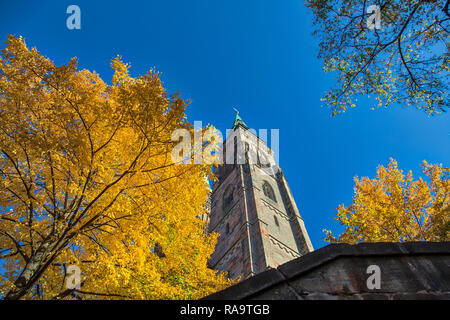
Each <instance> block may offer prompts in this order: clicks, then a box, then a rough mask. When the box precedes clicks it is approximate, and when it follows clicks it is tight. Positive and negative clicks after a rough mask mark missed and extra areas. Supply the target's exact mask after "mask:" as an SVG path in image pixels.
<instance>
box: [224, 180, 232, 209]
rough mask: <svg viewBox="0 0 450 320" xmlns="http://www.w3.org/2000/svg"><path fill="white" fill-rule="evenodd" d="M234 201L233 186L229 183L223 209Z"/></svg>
mask: <svg viewBox="0 0 450 320" xmlns="http://www.w3.org/2000/svg"><path fill="white" fill-rule="evenodd" d="M231 203H233V187H232V186H231V185H229V186H228V187H227V188H226V189H225V192H224V193H223V209H224V210H226V209H227V208H228V207H229V206H230V205H231Z"/></svg>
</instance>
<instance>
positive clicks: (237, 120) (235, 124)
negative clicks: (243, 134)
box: [231, 109, 248, 129]
mask: <svg viewBox="0 0 450 320" xmlns="http://www.w3.org/2000/svg"><path fill="white" fill-rule="evenodd" d="M234 110H235V111H236V118H235V119H234V122H233V126H232V127H231V129H236V128H237V127H238V126H239V125H240V126H242V127H243V128H244V129H248V127H247V125H246V124H245V122H244V120H242V118H241V117H240V116H239V111H237V110H236V109H234Z"/></svg>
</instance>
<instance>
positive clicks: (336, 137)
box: [0, 0, 450, 248]
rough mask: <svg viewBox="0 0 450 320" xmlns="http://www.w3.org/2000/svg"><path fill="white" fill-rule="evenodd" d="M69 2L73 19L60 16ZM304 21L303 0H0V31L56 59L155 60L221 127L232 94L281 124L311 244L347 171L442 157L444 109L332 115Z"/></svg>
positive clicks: (368, 172) (238, 103) (415, 165)
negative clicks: (70, 22)
mask: <svg viewBox="0 0 450 320" xmlns="http://www.w3.org/2000/svg"><path fill="white" fill-rule="evenodd" d="M71 4H76V5H78V6H79V7H80V8H81V30H68V29H67V28H66V18H67V17H68V14H66V8H67V6H69V5H71ZM311 26H312V17H311V15H310V14H309V13H308V9H307V8H306V7H304V5H303V1H302V0H282V1H273V0H245V1H242V0H220V1H219V0H189V1H187V0H164V1H161V0H158V1H156V0H146V1H133V0H128V1H81V0H74V1H31V0H28V1H0V41H1V42H2V43H3V42H4V41H6V35H7V34H8V33H12V34H15V35H22V36H23V37H25V39H26V41H27V44H28V45H29V46H35V47H37V49H38V50H39V51H40V52H41V53H43V54H44V55H46V56H48V57H50V58H51V59H52V60H53V61H55V63H56V64H58V65H60V64H64V63H67V61H68V60H69V59H70V58H71V57H74V56H76V57H78V59H79V66H80V68H86V69H90V70H95V71H97V72H98V73H99V74H100V75H101V76H102V78H103V79H104V80H106V81H108V82H110V81H111V76H112V71H111V69H110V68H109V62H110V60H111V59H112V58H114V57H115V56H116V55H117V54H120V55H121V56H122V57H123V59H124V60H125V61H127V62H130V63H131V64H132V70H131V73H132V75H134V76H138V75H142V74H144V73H146V72H147V71H148V70H149V69H150V68H151V67H155V68H156V69H157V70H158V71H160V72H162V78H163V81H164V84H165V86H166V87H167V88H168V89H169V91H170V92H175V91H177V90H180V91H181V92H182V95H183V97H185V98H188V99H191V100H192V101H193V103H192V104H191V106H190V108H189V110H188V116H189V119H190V120H191V121H194V120H201V121H203V123H204V124H206V123H211V124H213V125H215V126H216V127H217V128H219V129H220V130H222V131H223V132H225V129H226V128H230V127H231V124H232V122H233V120H234V112H233V109H232V107H233V106H235V107H237V108H238V109H239V110H240V115H241V116H242V118H243V119H244V121H245V122H246V123H247V125H248V126H250V127H252V128H255V129H261V128H263V129H280V165H281V166H282V168H283V170H284V173H285V175H286V177H287V179H288V181H289V184H290V187H291V189H292V192H293V193H294V196H295V199H296V201H297V205H298V206H299V208H300V211H301V214H302V216H303V218H304V219H305V222H306V227H307V229H308V232H309V234H310V237H311V239H312V242H313V245H314V247H315V248H319V247H322V246H323V245H325V242H323V240H322V239H323V232H322V229H323V228H329V229H333V230H336V231H341V230H342V229H341V228H339V226H338V224H337V223H336V222H335V221H334V220H333V218H334V215H335V212H336V211H335V208H336V207H337V206H338V205H339V204H340V203H345V204H350V203H351V199H352V195H353V176H355V175H358V176H370V177H373V176H374V175H375V170H376V167H377V165H378V164H387V163H388V162H389V158H390V157H394V158H396V159H397V160H398V162H399V166H400V167H401V168H403V169H405V170H410V169H411V170H413V173H414V174H415V176H417V175H419V174H420V173H421V171H420V163H421V161H422V160H424V159H426V160H427V161H429V162H432V163H442V164H443V165H444V166H450V163H449V159H450V118H449V117H450V115H448V114H447V115H443V116H438V117H434V118H429V117H428V116H426V115H425V114H424V113H422V112H420V111H417V110H414V109H405V108H403V107H402V106H401V105H395V106H393V107H392V108H391V109H389V110H385V109H383V110H377V111H370V110H369V105H368V104H367V101H365V102H361V103H360V104H359V105H358V107H357V109H355V110H351V111H349V112H348V113H346V114H343V115H340V116H337V117H334V118H331V117H330V112H329V110H327V109H326V108H323V107H321V105H320V98H321V97H322V96H323V94H324V92H325V91H326V90H327V89H328V88H329V87H330V86H331V85H332V83H333V78H332V75H331V74H325V73H323V72H322V65H321V62H320V61H319V60H318V59H317V58H316V53H317V41H316V40H315V39H314V38H313V37H312V35H311ZM3 47H4V45H2V48H3Z"/></svg>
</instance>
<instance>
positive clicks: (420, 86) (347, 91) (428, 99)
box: [305, 0, 450, 115]
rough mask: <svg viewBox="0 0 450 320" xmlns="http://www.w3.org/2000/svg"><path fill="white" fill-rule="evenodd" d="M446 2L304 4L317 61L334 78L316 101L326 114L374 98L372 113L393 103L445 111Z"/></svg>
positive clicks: (317, 0)
mask: <svg viewBox="0 0 450 320" xmlns="http://www.w3.org/2000/svg"><path fill="white" fill-rule="evenodd" d="M449 2H450V1H449V0H447V1H437V0H373V1H366V0H350V1H342V0H305V3H306V5H307V6H308V7H309V8H311V9H312V12H313V15H314V33H313V34H314V36H315V37H316V38H317V39H318V41H319V48H320V49H319V58H320V59H322V60H323V63H324V70H325V71H326V72H332V73H333V74H334V75H335V76H336V85H335V86H334V88H332V89H331V90H330V91H329V92H327V93H326V95H325V97H324V98H323V99H322V100H323V101H324V103H325V104H326V105H327V106H328V107H329V108H330V109H331V111H332V114H333V115H335V114H337V113H341V112H345V111H346V110H348V108H349V107H355V106H356V101H357V98H358V97H360V96H369V97H370V96H372V98H373V97H374V98H375V99H376V100H377V102H375V103H374V104H373V108H375V107H381V106H385V107H387V106H389V105H390V104H392V103H394V102H398V103H400V104H402V105H404V106H406V105H413V106H415V107H417V108H419V109H422V110H423V111H425V112H426V113H427V114H431V115H433V114H437V113H440V112H445V111H447V110H448V108H449V106H450V99H449V87H448V85H449V82H448V79H449V58H450V55H449V49H448V47H449V46H450V42H449V36H450V29H449V28H450V25H449V21H450V14H449ZM373 5H376V6H378V8H379V9H380V14H381V21H380V24H381V29H377V28H375V26H376V25H374V23H375V20H374V19H373V18H374V17H371V16H372V14H374V13H375V10H374V9H373V8H371V9H370V10H368V9H369V7H371V6H373ZM368 22H369V25H370V26H371V28H369V27H368ZM372 26H373V28H372ZM371 29H372V30H371Z"/></svg>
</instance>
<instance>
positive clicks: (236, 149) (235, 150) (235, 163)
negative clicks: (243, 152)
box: [233, 136, 238, 165]
mask: <svg viewBox="0 0 450 320" xmlns="http://www.w3.org/2000/svg"><path fill="white" fill-rule="evenodd" d="M237 153H238V145H237V137H236V136H235V137H234V155H233V156H234V165H237Z"/></svg>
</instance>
